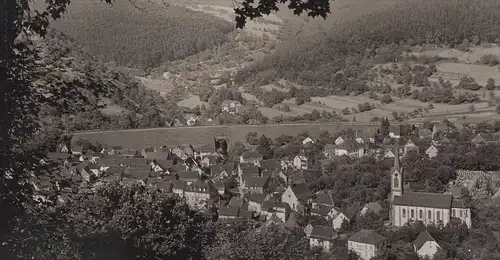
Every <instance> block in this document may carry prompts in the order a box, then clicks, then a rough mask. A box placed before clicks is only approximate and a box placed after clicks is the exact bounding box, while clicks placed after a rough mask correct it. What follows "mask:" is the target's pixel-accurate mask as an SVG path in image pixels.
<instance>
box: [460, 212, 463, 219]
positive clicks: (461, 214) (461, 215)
mask: <svg viewBox="0 0 500 260" xmlns="http://www.w3.org/2000/svg"><path fill="white" fill-rule="evenodd" d="M462 217H463V212H462V210H460V218H462Z"/></svg>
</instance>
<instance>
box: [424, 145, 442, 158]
mask: <svg viewBox="0 0 500 260" xmlns="http://www.w3.org/2000/svg"><path fill="white" fill-rule="evenodd" d="M438 152H439V151H438V148H437V147H436V146H435V145H433V144H431V146H429V148H427V150H425V154H427V156H429V158H434V157H436V156H437V155H438Z"/></svg>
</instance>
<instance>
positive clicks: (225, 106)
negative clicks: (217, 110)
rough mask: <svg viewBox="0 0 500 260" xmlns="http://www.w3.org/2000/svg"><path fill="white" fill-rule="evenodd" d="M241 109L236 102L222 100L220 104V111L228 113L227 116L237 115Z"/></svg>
mask: <svg viewBox="0 0 500 260" xmlns="http://www.w3.org/2000/svg"><path fill="white" fill-rule="evenodd" d="M241 107H242V105H241V103H240V101H236V100H228V99H226V100H224V101H222V103H221V111H222V112H228V113H229V114H235V113H238V112H239V110H240V108H241Z"/></svg>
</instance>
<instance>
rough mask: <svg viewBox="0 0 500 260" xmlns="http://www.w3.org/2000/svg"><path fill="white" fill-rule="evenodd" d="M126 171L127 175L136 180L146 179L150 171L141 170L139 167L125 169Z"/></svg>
mask: <svg viewBox="0 0 500 260" xmlns="http://www.w3.org/2000/svg"><path fill="white" fill-rule="evenodd" d="M126 173H127V175H128V176H129V177H132V178H134V179H136V180H143V181H144V180H146V179H147V178H148V177H149V173H150V171H146V170H141V169H126Z"/></svg>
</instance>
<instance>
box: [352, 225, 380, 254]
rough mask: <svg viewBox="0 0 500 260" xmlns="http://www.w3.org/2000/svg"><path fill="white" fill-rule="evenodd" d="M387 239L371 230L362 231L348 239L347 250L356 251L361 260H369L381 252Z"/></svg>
mask: <svg viewBox="0 0 500 260" xmlns="http://www.w3.org/2000/svg"><path fill="white" fill-rule="evenodd" d="M386 242H387V238H385V237H383V236H381V235H379V234H377V233H376V232H374V231H371V230H366V229H364V230H361V231H358V232H356V233H355V234H354V235H352V236H351V237H349V238H348V239H347V248H348V249H349V250H351V251H354V252H355V253H356V254H357V255H358V256H359V257H360V258H361V259H363V260H369V259H372V258H373V257H375V255H376V254H377V253H378V252H379V251H381V250H382V249H383V248H384V247H385V245H386Z"/></svg>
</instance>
